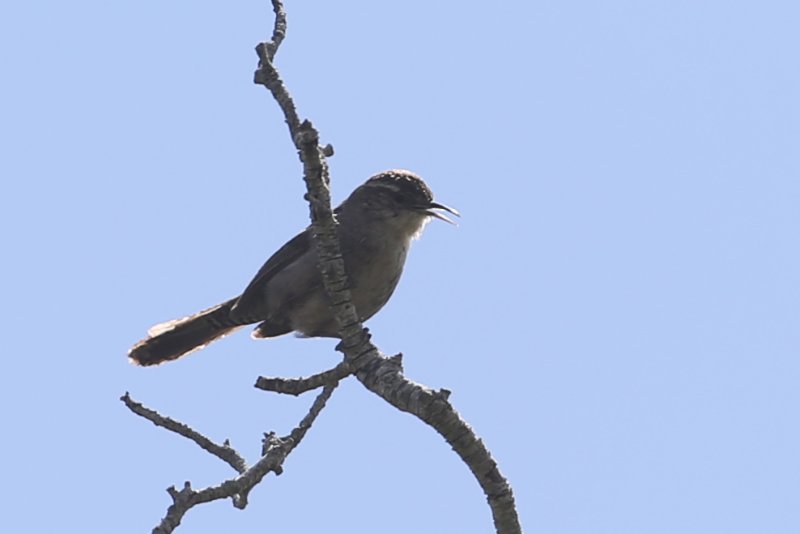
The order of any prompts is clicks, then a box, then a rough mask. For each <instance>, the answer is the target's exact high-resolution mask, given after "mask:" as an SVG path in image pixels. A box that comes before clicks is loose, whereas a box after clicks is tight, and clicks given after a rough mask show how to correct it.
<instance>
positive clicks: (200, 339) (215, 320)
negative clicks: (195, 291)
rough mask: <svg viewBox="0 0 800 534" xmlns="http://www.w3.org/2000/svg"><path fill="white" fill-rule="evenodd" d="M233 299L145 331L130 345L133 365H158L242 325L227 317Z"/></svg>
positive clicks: (194, 349) (206, 343)
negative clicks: (141, 337) (134, 343)
mask: <svg viewBox="0 0 800 534" xmlns="http://www.w3.org/2000/svg"><path fill="white" fill-rule="evenodd" d="M236 300H237V299H231V300H229V301H227V302H223V303H222V304H218V305H216V306H214V307H213V308H209V309H207V310H203V311H201V312H198V313H196V314H194V315H190V316H189V317H184V318H183V319H175V320H174V321H167V322H166V323H161V324H157V325H155V326H154V327H152V328H151V329H150V330H149V331H148V332H147V337H146V338H145V339H143V340H141V341H139V342H138V343H137V344H136V345H134V346H133V348H131V350H130V351H129V352H128V357H129V358H130V359H131V362H133V363H135V364H137V365H158V364H159V363H163V362H167V361H170V360H176V359H178V358H180V357H181V356H184V355H186V354H189V353H190V352H194V351H196V350H200V349H202V348H203V347H205V346H206V345H208V344H209V343H211V342H212V341H215V340H217V339H220V338H221V337H223V336H226V335H227V334H229V333H231V332H232V331H234V330H236V329H237V328H239V327H240V326H242V325H241V324H236V323H235V322H233V321H232V320H231V318H230V311H231V308H232V307H233V305H234V303H235V302H236Z"/></svg>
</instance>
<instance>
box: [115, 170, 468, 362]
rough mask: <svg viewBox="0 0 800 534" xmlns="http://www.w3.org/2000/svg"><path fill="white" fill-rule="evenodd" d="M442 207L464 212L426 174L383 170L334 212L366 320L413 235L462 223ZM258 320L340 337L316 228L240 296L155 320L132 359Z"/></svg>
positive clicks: (172, 355) (187, 347)
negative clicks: (432, 225)
mask: <svg viewBox="0 0 800 534" xmlns="http://www.w3.org/2000/svg"><path fill="white" fill-rule="evenodd" d="M437 210H439V211H437ZM440 211H446V212H449V213H451V214H453V215H456V216H459V213H458V212H457V211H456V210H454V209H453V208H450V207H447V206H445V205H444V204H439V203H438V202H434V201H433V194H432V193H431V190H430V189H429V188H428V186H427V185H426V184H425V182H424V181H423V180H422V178H420V177H419V176H417V175H416V174H414V173H412V172H410V171H406V170H389V171H385V172H382V173H379V174H376V175H375V176H373V177H371V178H370V179H369V180H367V181H366V182H365V183H364V184H362V185H361V186H359V187H357V188H356V189H355V190H354V191H353V192H352V193H351V194H350V196H349V197H348V198H347V199H346V200H345V201H344V202H342V203H341V205H339V207H337V208H336V209H335V210H334V213H335V214H336V218H337V220H338V222H339V225H338V227H337V228H338V233H339V241H340V245H341V250H342V257H343V259H344V263H345V269H346V271H347V275H348V279H349V281H350V292H351V296H352V302H353V304H354V305H355V307H356V310H358V313H359V315H360V318H361V320H362V321H366V320H367V319H369V318H370V317H372V316H373V315H375V314H376V313H377V312H378V311H379V310H380V309H381V308H383V306H384V304H386V302H387V301H388V300H389V297H391V296H392V293H393V292H394V289H395V287H397V282H398V280H399V279H400V275H401V274H402V272H403V266H404V264H405V261H406V254H407V253H408V249H409V247H410V245H411V241H412V240H413V239H414V238H416V237H417V236H418V235H419V234H420V233H421V232H422V229H423V228H424V226H425V224H426V223H427V222H428V221H429V220H430V218H431V217H435V218H437V219H441V220H443V221H446V222H448V223H451V224H455V223H454V222H453V221H452V220H451V219H450V218H448V217H447V216H446V215H444V214H443V213H440ZM254 323H259V324H258V326H256V328H255V330H254V331H253V334H252V337H254V338H268V337H276V336H280V335H283V334H286V333H289V332H296V333H297V335H299V336H300V337H339V334H338V325H337V323H336V319H335V318H334V316H333V314H332V313H331V311H330V308H329V305H328V296H327V293H326V292H325V288H324V287H323V284H322V277H321V276H320V274H319V271H318V268H317V252H316V247H315V246H314V242H313V237H312V235H311V229H310V228H306V229H305V230H304V231H302V232H301V233H300V234H298V235H297V236H295V237H294V238H293V239H291V240H290V241H289V242H288V243H286V244H285V245H283V246H282V247H281V248H280V249H278V251H277V252H276V253H275V254H273V255H272V257H271V258H269V259H268V260H267V262H266V263H265V264H264V266H263V267H261V269H260V270H259V271H258V273H256V275H255V277H254V278H253V280H252V281H251V282H250V284H249V285H248V286H247V287H246V288H245V290H244V292H243V293H242V294H241V295H239V296H238V297H235V298H232V299H230V300H227V301H225V302H223V303H222V304H218V305H216V306H213V307H211V308H208V309H207V310H203V311H201V312H198V313H196V314H194V315H190V316H189V317H184V318H183V319H176V320H174V321H167V322H165V323H161V324H157V325H155V326H154V327H152V328H151V329H150V330H149V331H148V336H147V337H146V338H145V339H143V340H141V341H139V342H138V343H136V345H134V346H133V347H132V348H131V350H130V351H129V352H128V357H129V358H130V360H131V362H132V363H135V364H137V365H143V366H147V365H157V364H160V363H163V362H166V361H170V360H175V359H177V358H180V357H181V356H184V355H186V354H189V353H190V352H193V351H196V350H199V349H202V348H203V347H205V346H206V345H208V344H209V343H211V342H212V341H215V340H217V339H220V338H222V337H223V336H225V335H227V334H229V333H231V332H233V331H234V330H236V329H238V328H240V327H242V326H245V325H248V324H254Z"/></svg>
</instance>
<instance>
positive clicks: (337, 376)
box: [255, 362, 353, 396]
mask: <svg viewBox="0 0 800 534" xmlns="http://www.w3.org/2000/svg"><path fill="white" fill-rule="evenodd" d="M351 374H353V370H352V368H351V367H350V364H348V363H347V362H342V363H340V364H339V365H337V366H336V367H334V368H333V369H328V370H327V371H323V372H321V373H317V374H315V375H311V376H308V377H303V378H279V377H266V376H259V377H258V379H257V380H256V384H255V386H256V387H257V388H258V389H263V390H264V391H273V392H275V393H284V394H287V395H295V396H297V395H300V394H301V393H305V392H306V391H311V390H312V389H317V388H320V387H322V386H325V385H328V384H334V383H336V382H339V381H340V380H342V379H343V378H345V377H347V376H350V375H351Z"/></svg>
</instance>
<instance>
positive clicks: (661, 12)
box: [0, 0, 800, 534]
mask: <svg viewBox="0 0 800 534" xmlns="http://www.w3.org/2000/svg"><path fill="white" fill-rule="evenodd" d="M287 10H288V13H289V33H288V37H287V40H286V42H285V44H284V46H283V48H282V49H281V51H280V53H279V55H278V58H277V65H278V67H279V69H280V70H281V72H282V74H283V76H284V78H285V80H286V82H287V84H288V86H289V88H290V90H291V91H292V92H293V94H294V97H295V98H296V100H297V103H298V106H299V111H300V113H301V115H302V116H303V117H309V118H311V119H312V120H313V121H314V123H315V124H316V125H317V126H318V128H319V129H320V131H321V133H322V139H323V142H325V143H328V142H330V143H332V144H333V145H334V147H335V148H336V155H335V156H334V157H333V158H332V159H331V160H330V164H331V169H332V173H333V175H332V176H333V196H334V198H335V199H336V200H337V201H339V200H341V199H343V198H344V197H345V196H346V194H347V193H348V192H349V191H350V190H352V189H353V188H354V187H355V186H356V185H358V184H359V183H361V182H362V181H363V180H365V179H366V178H367V177H368V176H370V175H371V174H373V173H375V172H378V171H380V170H383V169H387V168H393V167H404V168H409V169H412V170H414V171H416V172H418V173H420V174H421V175H422V176H424V177H425V178H426V180H427V181H428V183H429V184H430V186H431V188H432V189H433V190H434V192H435V193H436V195H437V197H438V198H439V199H440V200H441V201H442V202H444V203H447V204H450V205H453V206H455V207H457V208H458V209H459V210H460V211H461V212H462V214H463V218H462V221H461V225H460V227H459V228H457V229H456V228H452V227H449V226H448V225H445V224H441V223H436V222H434V223H432V224H430V225H429V226H428V227H427V229H426V232H425V235H424V236H423V238H422V239H421V240H420V241H418V242H416V243H415V245H414V247H413V250H412V251H411V254H410V258H409V262H408V265H407V269H406V272H405V275H404V278H403V279H402V281H401V283H400V286H399V288H398V290H397V292H396V294H395V296H394V298H393V299H392V301H391V302H390V304H389V305H388V306H387V307H386V308H385V309H384V310H383V311H382V312H381V313H380V314H379V315H378V316H377V317H375V318H374V319H373V320H372V321H370V323H369V326H370V328H371V331H372V332H373V334H374V340H375V342H376V343H377V344H378V346H380V347H381V348H382V349H383V350H384V351H385V352H387V353H390V354H392V353H396V352H400V351H402V352H403V353H404V356H405V366H406V373H407V375H408V376H409V377H410V378H412V379H414V380H416V381H419V382H422V383H424V384H426V385H429V386H431V387H436V388H438V387H444V388H447V389H450V390H452V391H453V394H452V397H451V401H452V402H453V404H454V405H455V407H456V408H457V409H458V410H459V412H460V413H461V414H462V415H463V417H464V418H465V419H466V420H468V421H469V422H470V424H471V425H473V426H474V428H475V430H476V431H477V432H478V434H479V435H480V436H481V437H482V439H484V441H485V442H486V444H487V445H488V447H489V448H490V449H491V451H492V452H493V454H494V456H495V458H496V459H497V461H498V462H499V464H500V467H501V469H502V472H503V473H504V474H505V475H506V476H507V477H508V479H509V481H510V482H511V484H512V485H513V488H514V491H515V494H516V497H517V504H518V509H519V513H520V517H521V519H522V521H523V525H524V527H525V530H526V532H528V533H537V534H538V533H553V534H555V533H558V534H572V533H575V534H578V533H589V532H591V533H595V534H597V533H603V534H606V533H607V534H620V533H637V534H639V533H648V534H674V533H678V532H680V533H708V532H715V533H726V534H731V533H742V534H744V533H754V532H759V533H762V532H763V533H770V534H779V533H787V534H788V533H792V534H796V533H797V532H800V430H798V428H800V427H799V426H798V421H799V420H800V387H798V384H799V383H800V328H799V327H798V326H799V325H798V323H799V322H800V247H798V245H799V244H800V243H799V241H800V209H799V208H798V206H799V205H800V155H799V154H800V151H798V148H800V96H799V95H800V68H799V67H800V65H799V64H798V62H799V61H800V60H798V50H800V32H798V27H800V4H798V3H797V2H794V1H789V0H786V1H770V0H765V1H761V2H744V1H736V0H734V1H724V2H723V1H716V0H709V1H705V2H699V1H680V0H679V1H632V0H629V1H623V0H607V1H598V2H588V1H531V2H527V1H525V2H523V1H516V2H502V1H501V2H493V3H488V2H464V1H459V2H454V1H446V2H425V1H417V0H412V1H407V2H368V1H361V2H356V1H340V2H298V1H294V0H289V1H288V5H287ZM271 24H272V15H271V10H270V9H269V5H268V2H266V1H264V2H188V1H183V0H177V1H173V2H100V1H87V0H78V1H76V2H53V1H47V0H45V1H40V2H6V3H4V4H3V6H2V7H0V57H1V58H2V74H0V76H2V85H1V86H0V93H1V94H2V98H0V150H1V151H2V157H0V176H2V180H3V188H2V189H3V194H2V195H1V196H0V205H1V206H2V209H0V228H2V230H1V231H2V243H3V250H4V253H3V261H2V273H3V276H2V295H3V300H4V303H5V306H4V311H3V312H2V314H3V325H4V327H5V328H4V336H3V341H2V353H3V357H4V359H5V362H6V363H5V368H4V372H3V373H2V374H1V375H0V410H2V418H3V428H4V430H3V438H2V440H0V450H1V451H2V455H1V457H2V460H0V462H2V472H3V475H4V483H3V484H2V490H0V491H1V492H2V493H3V495H2V502H3V509H4V510H6V512H5V513H4V514H3V516H2V519H0V530H2V531H3V532H56V531H58V532H77V531H82V532H118V533H123V534H127V533H141V532H149V530H150V529H151V528H152V527H153V526H154V525H155V524H156V523H157V521H158V520H159V519H160V518H161V516H162V515H163V513H164V511H165V510H166V507H167V505H168V504H169V497H168V495H167V494H166V492H165V491H164V490H165V488H166V487H168V486H170V485H172V484H182V483H183V481H184V480H191V481H192V482H193V484H194V485H195V486H197V487H203V486H205V485H209V484H216V483H218V482H219V481H220V480H222V479H223V478H227V477H228V476H230V475H231V474H232V472H231V470H230V469H229V468H228V467H227V466H225V465H223V464H222V463H221V462H220V461H219V460H217V459H215V458H213V457H211V456H209V455H208V454H206V453H205V452H203V451H201V450H199V449H198V448H197V447H196V446H195V445H193V444H192V443H190V442H187V441H186V440H184V439H182V438H179V437H177V436H174V435H171V434H168V433H167V432H165V431H163V430H160V429H156V428H155V427H153V425H151V424H150V423H148V422H146V421H144V420H142V419H139V418H137V417H135V416H134V415H132V414H130V413H129V412H128V411H127V410H126V409H125V408H124V407H123V405H122V404H121V403H120V402H119V400H118V398H119V396H120V395H121V394H123V393H124V392H125V391H130V393H131V395H132V396H133V397H134V398H135V399H137V400H139V401H142V402H144V403H145V404H147V405H149V406H151V407H154V408H157V409H159V410H161V411H162V412H163V413H165V414H168V415H171V416H173V417H176V418H178V419H181V420H182V421H185V422H186V423H189V424H191V425H193V426H194V427H195V428H197V429H198V430H201V431H203V432H205V433H206V434H207V435H209V436H210V437H212V438H214V439H216V440H219V441H221V440H223V439H225V438H230V439H231V441H232V443H233V445H234V446H235V447H237V448H238V449H239V450H241V451H242V452H243V453H244V454H245V455H246V456H247V458H248V460H250V461H251V462H252V461H254V460H255V459H256V457H257V454H258V451H259V447H260V441H259V440H260V437H261V435H262V433H263V432H265V431H269V430H275V431H276V432H278V433H280V434H283V433H286V432H288V431H289V430H290V429H291V428H292V426H293V425H295V424H296V423H297V421H298V420H299V419H300V418H301V417H302V415H303V414H304V413H305V411H306V410H307V408H308V406H309V405H310V403H311V401H312V397H311V396H308V395H306V396H302V397H300V398H283V397H277V396H276V395H274V394H267V393H263V392H259V391H257V390H255V389H254V388H253V387H252V384H253V383H254V381H255V379H256V377H257V376H258V375H260V374H263V375H282V376H297V375H307V374H310V373H313V372H315V371H319V370H322V369H325V368H328V367H331V366H333V365H334V364H335V363H336V362H337V361H338V359H339V355H338V354H337V353H335V352H334V351H333V346H334V342H332V341H331V340H298V339H295V338H292V337H291V336H287V337H285V338H281V339H277V340H270V341H260V342H255V341H252V340H250V338H249V337H248V335H247V334H245V333H239V334H238V335H236V336H234V337H231V338H227V339H225V340H223V341H222V342H220V343H218V344H215V345H213V346H211V347H209V348H208V349H206V350H204V351H202V352H200V353H197V354H193V355H191V356H189V357H187V358H186V359H184V360H181V361H178V362H175V363H172V364H168V365H164V366H161V367H158V368H151V369H140V368H136V367H133V366H131V365H129V364H128V362H127V360H126V358H125V353H126V351H127V349H128V348H129V347H130V345H131V344H132V343H134V342H135V341H137V340H138V339H139V338H140V337H142V336H143V335H144V334H145V332H146V330H147V328H148V327H149V326H151V325H152V324H154V323H156V322H160V321H164V320H167V319H172V318H175V317H179V316H182V315H185V314H188V313H191V312H194V311H197V310H199V309H201V308H204V307H207V306H209V305H212V304H215V303H217V302H219V301H222V300H223V299H227V298H229V297H231V296H234V295H236V294H237V293H238V292H240V291H241V290H242V289H243V288H244V286H245V285H246V284H247V282H248V281H249V280H250V277H251V276H252V275H253V274H254V273H255V272H256V271H257V270H258V268H259V267H260V266H261V264H262V262H263V261H264V260H265V259H266V258H267V257H268V256H269V254H270V253H271V252H272V251H274V250H275V249H276V248H277V247H278V246H280V245H281V244H282V243H283V242H284V241H285V240H286V239H288V238H289V237H291V236H292V235H294V234H295V232H297V231H298V230H299V229H301V228H302V227H304V225H305V224H307V213H308V209H307V206H306V204H305V202H304V201H303V200H302V193H303V187H304V186H303V183H302V181H301V178H300V176H301V171H300V165H299V163H298V160H297V157H296V155H295V153H294V151H293V149H292V147H291V145H290V142H289V138H288V135H287V132H286V128H285V126H284V124H283V122H282V117H281V116H280V114H279V111H278V109H277V106H276V105H275V103H274V102H273V101H272V100H271V98H270V97H269V95H268V94H267V93H266V91H264V89H263V88H261V87H257V86H254V85H253V84H252V83H251V81H252V71H253V69H254V67H255V65H256V56H255V54H254V52H253V47H254V45H255V44H256V43H257V42H258V41H259V40H262V39H263V38H264V37H265V36H266V35H268V31H269V29H270V28H271ZM250 501H251V504H250V506H249V507H248V508H247V509H246V510H244V511H238V510H235V509H233V508H232V506H231V505H230V503H229V502H218V503H214V504H210V505H205V506H202V507H200V508H196V509H195V510H193V511H192V512H190V513H189V515H188V516H187V517H186V519H185V521H184V525H183V526H182V527H181V530H180V531H179V532H186V533H211V532H223V531H227V532H263V531H265V530H268V531H270V532H287V531H292V532H320V531H326V532H344V531H347V532H381V533H385V534H393V533H403V534H405V533H409V532H418V533H440V532H458V533H464V534H473V533H474V534H477V533H486V532H490V529H491V518H490V513H489V510H488V507H487V506H486V505H485V501H484V497H483V495H482V493H481V492H480V489H479V487H478V486H477V484H476V483H475V481H474V480H473V478H472V477H471V475H470V474H469V472H468V470H467V469H466V467H465V466H464V465H463V464H462V463H461V462H460V461H459V460H458V459H457V458H456V456H455V455H454V454H453V453H452V452H451V451H450V449H449V447H448V446H447V444H446V443H445V442H444V441H443V440H442V439H441V438H440V437H439V436H438V435H437V434H435V433H434V432H433V431H432V430H431V429H429V428H428V427H426V426H424V425H423V424H422V423H420V422H419V421H417V420H415V419H414V418H412V417H410V416H408V415H406V414H401V413H398V412H396V411H395V410H394V409H392V408H390V407H388V406H387V405H386V404H385V403H384V402H383V401H382V400H381V399H379V398H377V397H375V396H374V395H372V394H371V393H369V392H367V391H366V390H365V389H363V388H362V387H361V386H360V384H358V383H357V382H355V381H353V380H350V381H348V382H346V383H344V384H343V385H342V386H341V388H340V389H339V390H338V391H337V392H336V393H335V395H334V397H333V399H332V400H331V402H330V405H329V407H328V409H327V410H326V411H325V412H323V414H322V416H321V417H320V418H319V420H318V422H317V424H316V425H315V427H314V428H313V429H312V430H311V432H309V434H308V435H307V436H306V439H305V441H304V442H303V443H302V445H301V446H300V447H299V448H298V449H297V450H296V451H295V452H294V453H293V454H292V455H291V456H290V458H289V459H288V461H287V463H286V465H285V473H284V474H283V475H282V476H281V477H279V478H275V477H274V476H270V477H269V478H268V479H266V480H265V482H264V483H263V484H262V485H261V486H259V487H258V488H257V489H256V490H255V491H254V492H253V494H252V495H251V499H250Z"/></svg>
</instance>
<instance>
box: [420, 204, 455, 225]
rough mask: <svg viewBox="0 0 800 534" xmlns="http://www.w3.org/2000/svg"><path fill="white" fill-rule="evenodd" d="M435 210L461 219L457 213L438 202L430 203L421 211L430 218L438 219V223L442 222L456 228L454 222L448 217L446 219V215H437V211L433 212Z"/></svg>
mask: <svg viewBox="0 0 800 534" xmlns="http://www.w3.org/2000/svg"><path fill="white" fill-rule="evenodd" d="M435 210H443V211H446V212H448V213H452V214H453V215H455V216H456V217H461V214H460V213H458V211H456V210H454V209H453V208H451V207H449V206H445V205H444V204H439V203H438V202H431V203H430V204H428V205H427V206H426V207H425V208H424V209H423V210H422V211H423V212H424V213H426V214H428V215H430V216H431V217H435V218H437V219H439V220H440V221H444V222H447V223H450V224H452V225H453V226H458V224H457V223H456V222H455V221H453V220H452V219H451V218H450V217H448V216H447V215H444V214H443V213H439V212H438V211H435Z"/></svg>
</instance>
